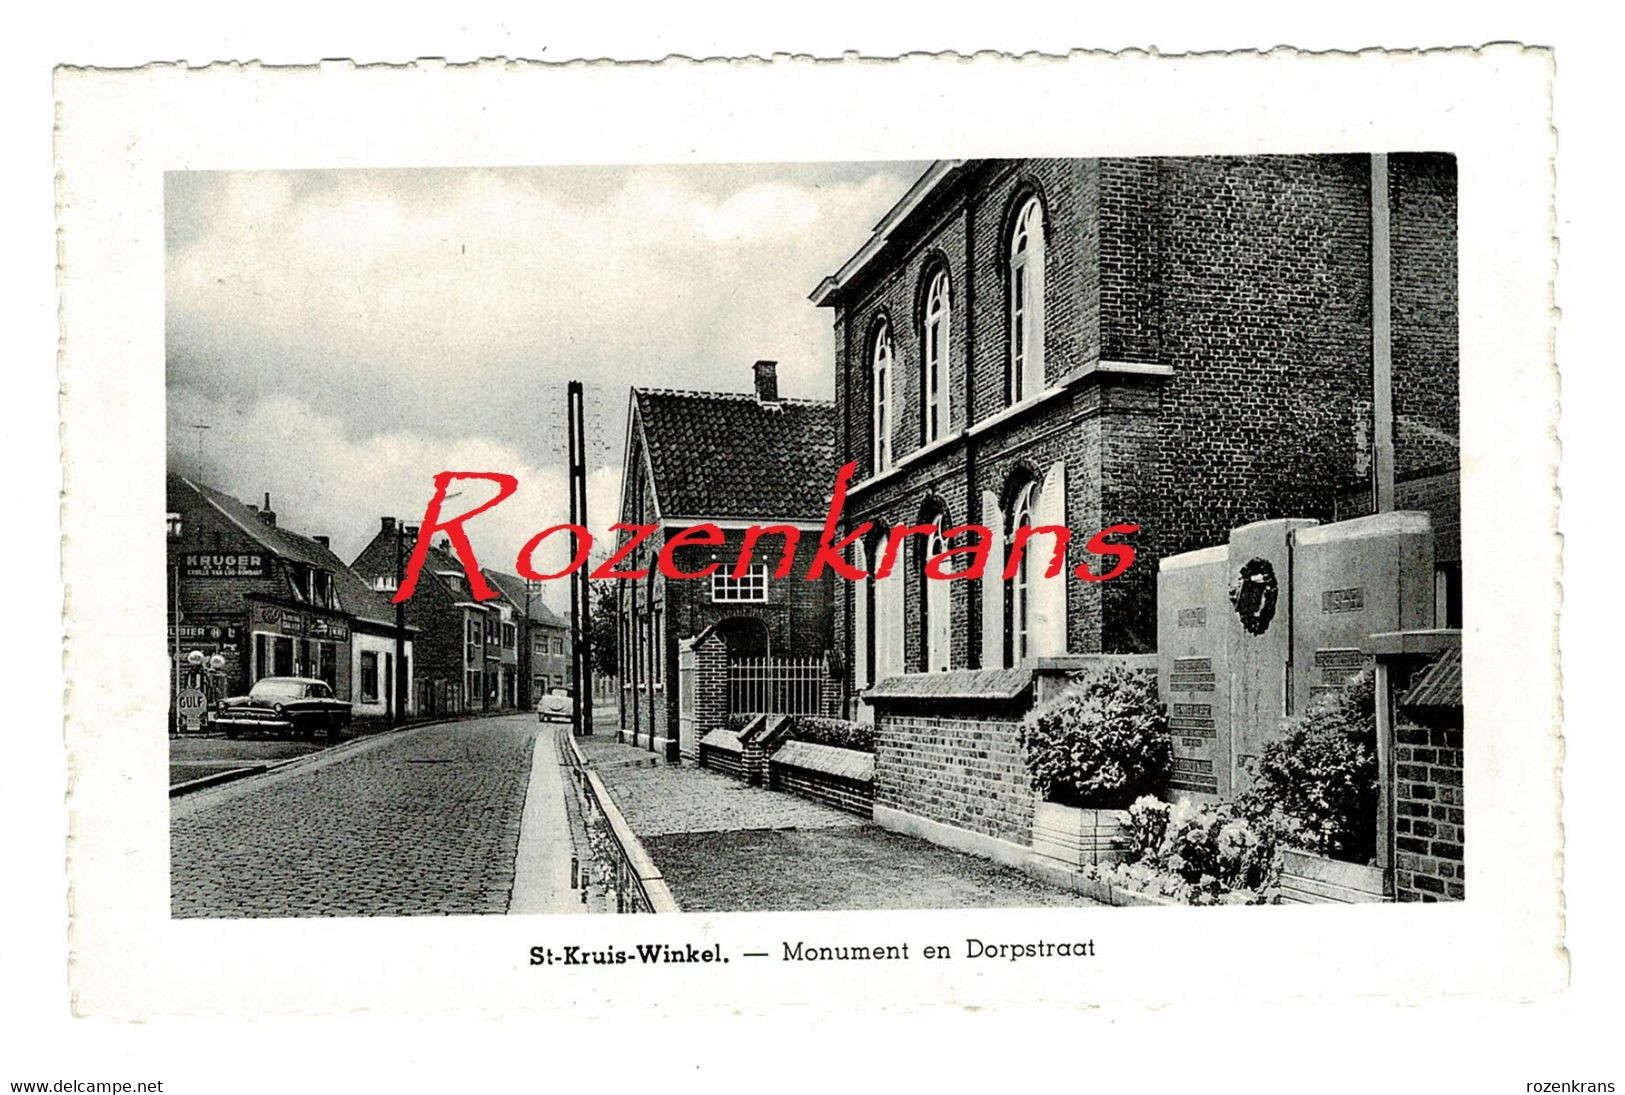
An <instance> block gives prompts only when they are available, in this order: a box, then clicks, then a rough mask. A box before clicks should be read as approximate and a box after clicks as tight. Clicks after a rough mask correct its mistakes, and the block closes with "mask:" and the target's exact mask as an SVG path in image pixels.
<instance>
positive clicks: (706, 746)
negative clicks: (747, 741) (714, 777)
mask: <svg viewBox="0 0 1625 1095" xmlns="http://www.w3.org/2000/svg"><path fill="white" fill-rule="evenodd" d="M699 753H700V767H701V768H712V769H715V770H716V771H718V772H725V773H727V774H728V775H730V776H733V777H734V778H735V779H746V778H748V776H749V772H748V771H747V769H746V765H745V751H744V747H743V746H742V745H740V743H739V735H738V734H736V733H734V732H733V731H732V730H713V731H711V732H710V733H709V734H707V735H705V737H703V738H701V739H700V748H699Z"/></svg>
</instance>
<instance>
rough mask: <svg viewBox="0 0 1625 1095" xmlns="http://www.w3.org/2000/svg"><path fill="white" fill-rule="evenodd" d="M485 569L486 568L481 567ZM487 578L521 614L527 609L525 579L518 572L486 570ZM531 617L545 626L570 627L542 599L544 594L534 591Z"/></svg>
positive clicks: (531, 598) (531, 599) (531, 597)
mask: <svg viewBox="0 0 1625 1095" xmlns="http://www.w3.org/2000/svg"><path fill="white" fill-rule="evenodd" d="M481 569H482V570H484V568H483V567H482V568H481ZM485 580H486V581H488V582H490V583H491V585H492V586H493V587H494V588H495V589H496V590H497V591H498V592H500V593H501V594H502V595H503V596H504V597H506V598H507V599H508V600H509V601H510V602H512V604H513V607H514V608H515V609H516V610H518V611H519V613H520V614H521V615H523V614H524V611H525V580H524V579H523V578H521V577H519V576H518V575H516V574H504V573H502V572H501V571H500V570H486V571H485ZM530 618H531V621H532V622H533V623H538V624H541V625H543V626H544V627H565V628H567V627H569V626H570V625H569V624H567V623H565V622H564V621H563V620H562V619H560V618H559V616H558V615H557V614H556V613H555V612H554V611H553V610H552V609H550V608H548V607H547V605H546V604H545V603H544V602H543V601H542V595H541V594H540V593H538V592H534V591H533V592H532V593H531V595H530Z"/></svg>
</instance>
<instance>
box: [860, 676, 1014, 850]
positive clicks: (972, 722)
mask: <svg viewBox="0 0 1625 1095" xmlns="http://www.w3.org/2000/svg"><path fill="white" fill-rule="evenodd" d="M1019 724H1020V716H1019V715H1018V714H1016V713H1014V712H1008V711H1004V712H998V713H989V714H986V715H973V714H971V713H969V712H950V713H944V714H933V713H927V712H926V711H923V710H920V709H918V708H910V707H903V706H897V707H892V708H881V709H880V710H878V711H877V714H876V719H875V730H876V732H875V784H874V795H875V804H876V805H877V806H886V807H889V808H891V809H894V810H900V811H902V812H903V813H907V814H914V815H916V816H918V817H923V818H926V819H928V820H931V821H939V822H942V823H944V824H946V825H953V826H956V827H958V828H961V829H968V830H970V831H971V832H973V833H980V834H982V835H984V836H991V837H997V838H999V839H1001V840H1008V841H1011V842H1013V843H1016V844H1022V845H1030V844H1031V843H1032V835H1033V791H1032V784H1031V782H1030V781H1029V779H1028V776H1027V768H1026V765H1025V764H1024V763H1023V761H1022V755H1021V747H1020V746H1019V745H1018V744H1017V742H1016V733H1017V730H1018V727H1019Z"/></svg>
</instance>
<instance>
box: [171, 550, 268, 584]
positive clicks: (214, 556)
mask: <svg viewBox="0 0 1625 1095" xmlns="http://www.w3.org/2000/svg"><path fill="white" fill-rule="evenodd" d="M181 574H182V575H183V576H185V577H187V578H263V577H265V574H266V567H265V553H264V552H260V551H192V552H187V553H186V554H185V555H183V556H181Z"/></svg>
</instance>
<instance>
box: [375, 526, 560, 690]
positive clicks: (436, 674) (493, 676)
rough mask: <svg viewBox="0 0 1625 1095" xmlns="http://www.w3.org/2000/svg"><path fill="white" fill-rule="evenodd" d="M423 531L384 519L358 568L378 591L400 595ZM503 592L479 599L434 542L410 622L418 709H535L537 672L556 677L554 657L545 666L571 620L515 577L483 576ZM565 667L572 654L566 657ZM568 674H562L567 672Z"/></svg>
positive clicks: (410, 604)
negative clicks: (542, 652) (545, 648)
mask: <svg viewBox="0 0 1625 1095" xmlns="http://www.w3.org/2000/svg"><path fill="white" fill-rule="evenodd" d="M417 537H418V527H417V526H415V525H406V524H402V523H401V522H399V521H397V520H396V519H395V518H393V517H381V518H379V524H378V532H377V533H375V534H374V535H373V538H372V541H371V542H370V543H368V544H367V546H366V547H364V548H362V549H361V552H360V554H358V555H357V556H356V558H355V562H354V563H353V564H351V565H352V566H353V567H354V569H355V570H356V572H357V573H358V574H360V575H361V577H362V578H363V579H364V580H365V581H366V582H367V583H368V584H369V585H370V586H371V588H372V589H373V590H374V591H375V592H377V593H378V594H380V595H382V596H384V597H386V598H393V597H394V595H395V591H396V590H398V589H399V588H400V583H401V577H402V574H403V571H404V567H405V565H406V560H407V559H409V558H411V555H412V551H413V549H414V547H415V546H416V543H417ZM482 572H483V574H484V576H485V579H486V581H487V584H489V585H490V586H491V587H492V588H493V589H495V590H496V591H497V593H498V596H497V597H495V598H494V599H491V600H486V601H480V600H476V599H475V597H474V594H473V591H472V590H471V588H470V587H469V582H468V575H467V573H466V572H465V571H464V570H463V564H462V563H461V561H459V560H458V558H457V556H456V555H455V554H454V553H453V552H452V551H451V548H450V545H449V542H448V541H446V540H445V539H444V538H442V539H441V540H440V541H439V542H437V543H434V544H431V545H430V547H429V551H428V557H427V559H426V560H425V562H424V565H423V570H422V572H421V574H420V575H419V579H418V585H417V589H416V590H415V591H414V592H413V594H412V597H411V599H409V600H408V601H406V603H405V617H406V620H407V622H408V623H409V624H411V625H412V627H414V628H415V629H417V632H418V647H419V668H418V685H417V689H418V695H417V705H418V707H419V708H420V709H421V710H422V711H423V712H424V713H425V714H429V715H457V714H469V713H473V712H490V711H512V710H519V709H522V708H527V707H530V706H533V704H534V699H533V696H534V690H535V676H534V672H535V667H536V665H538V664H540V665H542V666H544V667H548V668H545V669H543V670H542V672H543V674H544V676H548V678H549V679H551V672H552V667H553V666H554V664H555V663H554V662H552V661H551V660H547V659H552V658H553V657H554V655H552V654H551V653H549V654H548V655H547V656H546V659H544V660H543V661H542V662H540V663H538V662H537V660H536V657H535V654H534V649H535V646H536V644H537V643H538V642H542V643H543V644H544V645H545V644H547V643H550V642H551V641H552V639H553V638H554V637H556V636H557V634H558V633H559V631H561V630H562V629H563V628H564V623H563V621H562V620H559V619H558V617H557V616H554V615H553V614H552V613H551V612H549V611H548V610H547V607H546V606H545V605H543V604H542V602H541V598H540V596H538V595H536V594H535V593H534V591H533V590H531V589H529V588H527V584H526V583H525V582H524V581H523V579H520V578H518V577H516V576H514V575H511V574H502V573H500V572H497V571H491V570H484V571H482ZM565 657H566V662H567V660H568V656H567V654H566V656H565ZM561 675H562V674H561Z"/></svg>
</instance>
